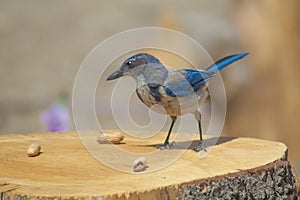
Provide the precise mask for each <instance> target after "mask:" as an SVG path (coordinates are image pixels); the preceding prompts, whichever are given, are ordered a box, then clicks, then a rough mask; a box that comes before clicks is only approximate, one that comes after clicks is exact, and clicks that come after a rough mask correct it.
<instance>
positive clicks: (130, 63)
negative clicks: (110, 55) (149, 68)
mask: <svg viewBox="0 0 300 200" xmlns="http://www.w3.org/2000/svg"><path fill="white" fill-rule="evenodd" d="M133 64H134V63H133V61H132V60H128V61H127V62H126V65H127V66H128V67H130V68H132V67H134V65H133Z"/></svg>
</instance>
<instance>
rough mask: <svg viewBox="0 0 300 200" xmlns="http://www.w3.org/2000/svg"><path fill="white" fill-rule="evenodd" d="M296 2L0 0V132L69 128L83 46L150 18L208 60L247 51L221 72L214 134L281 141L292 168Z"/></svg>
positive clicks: (299, 160) (299, 114)
mask: <svg viewBox="0 0 300 200" xmlns="http://www.w3.org/2000/svg"><path fill="white" fill-rule="evenodd" d="M299 7H300V2H299V1H296V0H290V1H285V2H283V1H279V0H263V1H250V0H243V1H238V0H225V1H222V2H211V1H193V2H188V3H187V2H186V1H183V0H182V1H176V2H175V1H169V2H168V1H165V2H161V1H158V0H154V1H151V2H150V1H149V2H142V1H137V0H130V1H126V2H125V1H117V0H110V1H77V0H75V1H58V0H52V1H32V0H29V1H11V0H6V1H5V0H1V1H0V91H1V96H0V97H1V98H0V134H8V133H28V132H40V131H55V130H69V129H71V130H72V129H74V125H73V124H72V123H73V122H72V117H71V116H72V112H71V98H70V97H71V95H72V87H73V83H74V79H75V76H76V73H77V70H78V69H79V66H80V64H81V63H82V61H83V60H84V58H85V57H86V56H87V54H88V53H89V52H90V51H91V50H92V49H93V48H94V47H95V46H96V45H97V44H98V43H99V42H101V41H103V40H105V39H106V38H108V37H110V36H111V35H113V34H116V33H119V32H121V31H124V30H127V29H131V28H137V27H145V26H159V27H165V28H170V29H174V30H178V31H181V32H183V33H185V34H187V35H189V36H190V37H192V38H194V39H195V40H197V41H198V42H199V43H200V44H201V45H203V47H204V48H205V49H206V50H207V51H208V53H209V54H210V55H211V56H212V58H213V59H214V60H218V59H220V58H222V57H224V56H227V55H230V54H234V53H240V52H245V51H248V52H250V55H249V56H248V57H247V58H245V59H244V60H242V61H239V63H236V64H235V66H234V67H231V68H228V69H227V70H224V71H223V72H222V76H223V79H224V84H225V87H226V92H227V100H228V102H227V103H228V104H227V106H228V107H227V109H228V110H227V117H226V121H225V128H224V131H223V135H225V136H243V137H256V138H262V139H269V140H277V141H282V142H284V143H285V144H286V145H287V146H288V147H289V157H290V160H291V161H292V163H293V164H294V166H295V168H296V170H297V171H298V174H299V172H300V156H299V155H298V153H299V152H300V126H299V125H297V119H300V101H299V99H300V92H299V91H300V90H299V89H300V88H299V87H300V78H299V74H300V73H299V72H300V54H299V53H300V49H299V47H300V40H299V34H300V14H299V12H298V10H299ZM116 48H117V47H116ZM100 107H101V105H100ZM51 116H56V117H57V116H59V117H57V118H59V119H60V120H61V121H63V122H64V124H65V126H63V127H61V126H59V125H58V124H57V122H55V120H54V121H53V120H51ZM100 117H101V116H100ZM69 118H70V119H69ZM51 127H52V128H51ZM57 127H58V128H57ZM56 128H57V129H56Z"/></svg>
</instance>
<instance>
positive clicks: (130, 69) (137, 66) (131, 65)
mask: <svg viewBox="0 0 300 200" xmlns="http://www.w3.org/2000/svg"><path fill="white" fill-rule="evenodd" d="M151 64H154V65H155V64H156V65H159V64H161V63H160V61H159V60H158V59H157V58H155V57H154V56H152V55H150V54H147V53H139V54H136V55H134V56H131V57H130V58H128V59H126V60H125V61H124V62H123V63H122V65H121V67H120V69H119V70H117V71H115V72H114V73H112V74H111V75H110V76H109V77H107V79H106V80H113V79H117V78H119V77H122V76H132V77H136V76H138V75H140V74H142V73H143V71H144V70H145V67H146V66H147V65H151Z"/></svg>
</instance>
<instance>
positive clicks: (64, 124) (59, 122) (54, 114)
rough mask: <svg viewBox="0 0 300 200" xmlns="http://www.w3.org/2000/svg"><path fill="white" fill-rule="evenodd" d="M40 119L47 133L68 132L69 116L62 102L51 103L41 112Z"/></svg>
mask: <svg viewBox="0 0 300 200" xmlns="http://www.w3.org/2000/svg"><path fill="white" fill-rule="evenodd" d="M41 118H42V120H43V122H44V125H45V127H46V129H47V131H50V132H61V131H69V130H70V115H69V112H68V109H67V107H66V105H65V103H64V102H63V101H57V102H55V103H53V104H52V105H51V106H50V107H49V108H48V109H47V110H45V111H43V112H42V114H41Z"/></svg>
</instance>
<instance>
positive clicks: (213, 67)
mask: <svg viewBox="0 0 300 200" xmlns="http://www.w3.org/2000/svg"><path fill="white" fill-rule="evenodd" d="M248 54H249V53H240V54H235V55H231V56H227V57H225V58H222V59H221V60H218V61H217V62H216V63H214V64H212V65H210V66H209V67H208V68H206V69H205V72H207V73H209V74H213V73H215V72H217V71H220V70H221V69H223V68H225V67H227V66H228V65H230V64H231V63H233V62H235V61H237V60H239V59H242V58H243V57H245V56H247V55H248Z"/></svg>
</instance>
